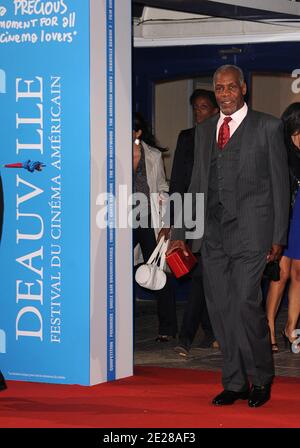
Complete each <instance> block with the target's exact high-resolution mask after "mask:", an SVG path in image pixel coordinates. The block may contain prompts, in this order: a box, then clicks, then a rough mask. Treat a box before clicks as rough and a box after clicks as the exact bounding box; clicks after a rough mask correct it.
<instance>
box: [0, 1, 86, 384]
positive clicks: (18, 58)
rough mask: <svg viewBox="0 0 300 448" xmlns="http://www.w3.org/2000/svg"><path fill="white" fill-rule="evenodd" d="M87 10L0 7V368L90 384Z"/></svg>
mask: <svg viewBox="0 0 300 448" xmlns="http://www.w3.org/2000/svg"><path fill="white" fill-rule="evenodd" d="M89 13H90V11H89V1H88V0H80V1H78V0H57V1H40V0H35V1H24V0H14V1H12V0H3V1H2V2H1V6H0V120H1V128H0V139H1V151H0V167H1V168H0V169H1V177H2V182H3V191H4V227H3V234H2V242H1V246H0V272H1V295H0V309H1V312H0V368H1V370H2V371H3V373H4V374H5V376H6V378H7V379H8V380H9V379H16V380H26V381H45V382H58V383H79V384H89V375H90V372H89V354H90V347H89V345H90V340H89V315H90V300H89V297H90V278H89V277H90V244H89V242H90V185H89V182H90V116H89V114H90V69H89V57H90V54H89V39H90V31H89V17H90V16H89Z"/></svg>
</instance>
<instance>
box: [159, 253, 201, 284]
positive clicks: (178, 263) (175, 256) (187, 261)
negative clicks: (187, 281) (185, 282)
mask: <svg viewBox="0 0 300 448" xmlns="http://www.w3.org/2000/svg"><path fill="white" fill-rule="evenodd" d="M186 252H188V255H184V253H183V250H182V249H179V248H178V249H176V250H174V251H173V252H171V253H170V254H169V255H167V256H166V260H167V263H168V265H169V267H170V269H171V271H172V272H173V274H174V275H175V277H176V278H179V277H182V276H183V275H185V274H188V273H189V272H190V271H191V270H192V268H193V267H194V266H195V264H196V263H197V258H196V257H195V255H194V254H193V252H192V251H191V250H190V248H189V247H186Z"/></svg>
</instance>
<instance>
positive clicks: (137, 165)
mask: <svg viewBox="0 0 300 448" xmlns="http://www.w3.org/2000/svg"><path fill="white" fill-rule="evenodd" d="M162 150H163V148H160V147H159V146H158V145H157V143H156V141H155V138H154V136H153V135H152V133H151V132H150V130H149V127H148V124H147V123H146V121H145V119H144V118H143V117H142V115H141V114H139V113H136V114H135V115H134V122H133V170H134V182H133V191H134V193H143V194H144V195H145V197H146V198H147V201H146V202H147V204H146V206H145V208H142V209H141V208H140V209H139V215H138V220H139V221H140V222H141V223H142V222H143V224H141V225H139V226H136V228H134V230H133V247H136V246H137V244H139V245H140V248H141V252H142V255H143V258H144V262H146V261H147V260H148V259H149V257H150V255H151V254H152V252H153V251H154V249H155V247H156V245H157V242H156V234H155V231H156V230H157V228H158V225H159V216H158V212H159V206H160V204H156V202H155V195H153V193H158V194H159V195H161V198H162V197H163V196H164V194H165V193H167V192H168V190H169V186H168V184H167V181H166V178H165V171H164V165H163V160H162ZM151 195H152V196H151ZM150 198H151V199H150ZM161 200H162V199H159V201H161ZM156 294H157V312H158V321H159V327H158V336H157V338H156V341H157V342H168V341H169V339H170V338H172V337H173V338H175V337H176V335H177V317H176V302H175V294H174V290H173V285H172V282H171V279H170V277H169V276H167V282H166V285H165V286H164V288H163V289H160V290H158V291H156Z"/></svg>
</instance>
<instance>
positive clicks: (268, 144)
mask: <svg viewBox="0 0 300 448" xmlns="http://www.w3.org/2000/svg"><path fill="white" fill-rule="evenodd" d="M218 119H219V115H217V116H214V117H212V118H210V119H208V120H205V121H204V122H202V123H201V124H199V125H198V126H197V128H196V134H195V159H194V168H193V174H192V180H191V184H190V187H189V192H190V193H197V192H201V193H204V214H205V218H206V216H207V192H208V182H209V175H210V164H211V155H212V148H213V145H214V142H215V139H216V126H217V122H218ZM244 120H245V128H244V132H243V136H242V141H241V142H240V160H239V169H238V176H237V183H236V205H237V220H238V228H239V231H240V232H241V235H242V238H243V241H245V243H246V246H247V247H248V249H250V250H259V251H265V250H267V251H268V250H269V249H270V248H271V246H272V244H282V245H285V244H286V242H287V229H288V219H289V218H288V217H289V196H290V193H289V174H288V161H287V150H286V147H285V145H284V140H283V129H282V122H281V120H279V119H277V118H275V117H273V116H271V115H267V114H264V113H261V112H256V111H252V110H248V113H247V116H246V117H245V119H244ZM193 203H195V201H194V200H193ZM204 223H205V221H204ZM185 233H186V228H185V227H183V228H181V229H173V230H172V234H171V239H172V240H185V239H186V238H185ZM204 235H205V224H204ZM202 239H203V238H198V239H195V240H194V241H193V243H192V249H193V251H194V252H197V251H199V249H200V247H201V242H202Z"/></svg>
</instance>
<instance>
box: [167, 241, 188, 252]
mask: <svg viewBox="0 0 300 448" xmlns="http://www.w3.org/2000/svg"><path fill="white" fill-rule="evenodd" d="M176 249H182V250H183V253H184V255H185V256H188V255H189V253H188V252H187V245H186V244H185V242H184V241H181V240H174V241H169V246H168V250H167V252H166V255H169V254H171V253H172V252H174V250H176Z"/></svg>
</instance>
